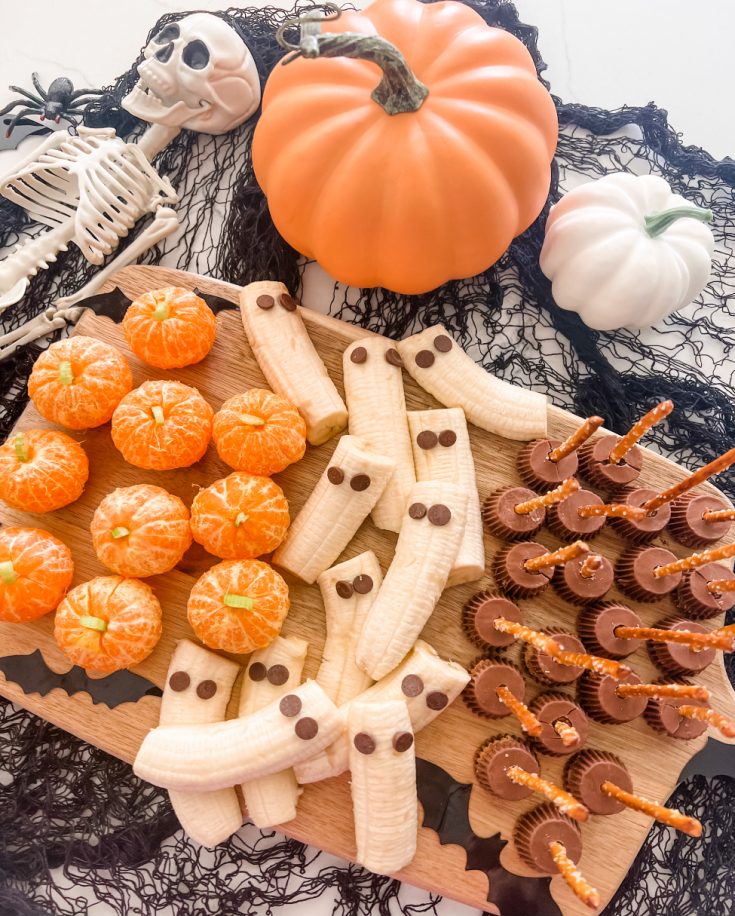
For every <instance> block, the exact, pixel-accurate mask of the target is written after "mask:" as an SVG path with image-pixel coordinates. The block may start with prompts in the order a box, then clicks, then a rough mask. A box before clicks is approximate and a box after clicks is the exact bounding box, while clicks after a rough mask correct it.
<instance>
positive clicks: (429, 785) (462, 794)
mask: <svg viewBox="0 0 735 916" xmlns="http://www.w3.org/2000/svg"><path fill="white" fill-rule="evenodd" d="M416 787H417V791H418V797H419V801H420V802H421V807H422V808H423V810H424V819H423V825H424V827H429V828H430V829H431V830H434V831H435V832H436V833H437V834H438V836H439V842H440V843H441V844H442V846H444V845H446V844H447V843H453V844H455V845H456V846H461V847H462V848H463V849H464V850H465V853H466V854H467V864H466V865H465V871H481V872H484V873H485V874H486V875H487V878H488V881H489V888H488V894H487V899H488V902H489V903H491V904H493V905H494V906H495V907H497V909H498V910H499V911H500V912H501V913H502V916H511V914H513V913H517V914H522V916H530V914H533V916H562V914H561V910H560V909H559V907H558V906H557V905H556V903H554V900H553V899H552V897H551V891H550V889H549V885H550V884H551V878H528V877H524V876H523V875H514V874H513V873H512V872H509V871H508V870H507V869H505V868H503V866H502V865H501V864H500V853H501V852H502V850H503V849H504V848H505V847H506V846H507V845H508V843H507V840H504V839H502V838H501V836H500V834H499V833H496V834H494V835H493V836H489V837H480V836H477V834H476V833H475V831H474V830H473V829H472V826H471V825H470V817H469V804H470V793H471V792H472V785H471V784H468V783H463V782H457V780H456V779H454V777H453V776H450V774H449V773H447V772H446V770H443V769H442V768H441V767H440V766H437V765H436V764H435V763H430V762H429V761H428V760H422V759H421V758H420V757H417V758H416Z"/></svg>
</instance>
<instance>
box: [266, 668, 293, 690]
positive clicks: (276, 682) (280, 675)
mask: <svg viewBox="0 0 735 916" xmlns="http://www.w3.org/2000/svg"><path fill="white" fill-rule="evenodd" d="M266 677H267V678H268V683H269V684H273V686H274V687H282V686H283V685H284V684H285V683H286V681H287V680H288V668H287V667H286V666H285V665H271V666H270V668H269V669H268V673H267V674H266Z"/></svg>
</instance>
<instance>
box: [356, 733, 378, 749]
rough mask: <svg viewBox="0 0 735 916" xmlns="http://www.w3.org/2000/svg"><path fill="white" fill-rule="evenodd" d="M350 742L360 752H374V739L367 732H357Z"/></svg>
mask: <svg viewBox="0 0 735 916" xmlns="http://www.w3.org/2000/svg"><path fill="white" fill-rule="evenodd" d="M352 743H353V744H354V745H355V748H356V749H357V751H358V752H359V753H360V754H373V753H375V739H374V738H373V737H372V735H368V734H367V732H358V733H357V734H356V735H355V737H354V738H353V739H352Z"/></svg>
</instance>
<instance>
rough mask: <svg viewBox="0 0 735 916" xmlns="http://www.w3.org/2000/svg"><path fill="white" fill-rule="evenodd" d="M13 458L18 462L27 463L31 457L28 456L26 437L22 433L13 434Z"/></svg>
mask: <svg viewBox="0 0 735 916" xmlns="http://www.w3.org/2000/svg"><path fill="white" fill-rule="evenodd" d="M15 457H16V458H17V459H18V461H28V460H29V459H30V457H31V456H30V455H29V454H28V446H27V445H26V437H25V436H24V435H23V433H16V434H15Z"/></svg>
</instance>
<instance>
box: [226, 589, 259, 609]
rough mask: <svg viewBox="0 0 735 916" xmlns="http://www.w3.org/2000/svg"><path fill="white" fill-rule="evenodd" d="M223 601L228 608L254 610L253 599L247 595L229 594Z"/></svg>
mask: <svg viewBox="0 0 735 916" xmlns="http://www.w3.org/2000/svg"><path fill="white" fill-rule="evenodd" d="M223 600H224V602H225V604H226V605H227V607H238V608H244V609H245V610H246V611H251V610H252V609H253V599H252V598H248V596H247V595H233V594H231V593H230V592H227V593H226V594H225V597H224V599H223Z"/></svg>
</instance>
